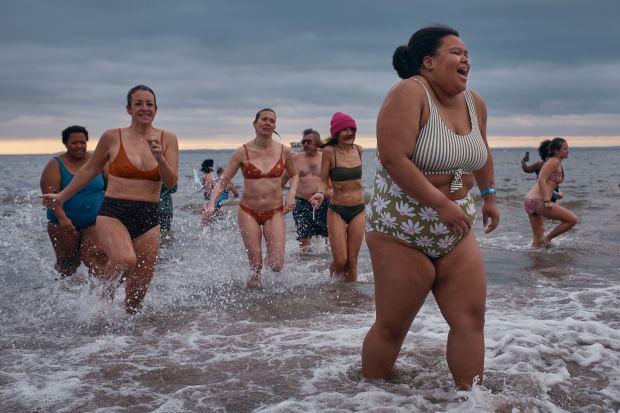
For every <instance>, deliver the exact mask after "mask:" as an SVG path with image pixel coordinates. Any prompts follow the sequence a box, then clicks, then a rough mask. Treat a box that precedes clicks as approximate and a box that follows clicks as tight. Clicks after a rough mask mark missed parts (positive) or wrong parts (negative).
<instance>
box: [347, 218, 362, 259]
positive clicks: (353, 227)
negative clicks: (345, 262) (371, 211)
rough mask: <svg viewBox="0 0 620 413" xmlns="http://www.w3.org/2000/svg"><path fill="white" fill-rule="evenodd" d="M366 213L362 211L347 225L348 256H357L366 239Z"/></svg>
mask: <svg viewBox="0 0 620 413" xmlns="http://www.w3.org/2000/svg"><path fill="white" fill-rule="evenodd" d="M365 219H366V215H365V214H364V213H363V212H362V213H360V214H357V216H356V217H355V218H353V220H352V221H351V222H350V223H349V225H347V257H348V258H357V256H358V255H359V252H360V248H361V246H362V241H364V222H365Z"/></svg>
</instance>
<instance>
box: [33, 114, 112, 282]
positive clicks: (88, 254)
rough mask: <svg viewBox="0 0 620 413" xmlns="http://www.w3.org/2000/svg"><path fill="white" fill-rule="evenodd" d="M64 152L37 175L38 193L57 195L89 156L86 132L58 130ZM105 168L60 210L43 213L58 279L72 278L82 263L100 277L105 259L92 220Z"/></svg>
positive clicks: (102, 183)
mask: <svg viewBox="0 0 620 413" xmlns="http://www.w3.org/2000/svg"><path fill="white" fill-rule="evenodd" d="M62 143H63V144H64V145H65V147H66V148H67V151H66V152H65V153H63V154H62V155H60V156H56V157H54V158H53V159H51V160H50V161H49V162H48V163H47V165H46V166H45V168H44V169H43V172H42V173H41V192H42V193H44V194H46V193H58V192H60V191H61V190H63V189H64V188H65V187H66V186H67V185H69V182H71V180H72V179H73V177H74V175H75V174H76V173H77V171H79V170H80V168H81V167H82V166H84V164H85V163H86V162H87V161H88V160H89V159H90V157H91V156H92V155H91V154H90V153H88V152H87V151H86V146H87V143H88V131H87V130H86V128H84V127H82V126H70V127H68V128H66V129H65V130H63V131H62ZM107 174H108V172H107V169H106V170H104V171H102V172H100V173H99V174H98V175H97V176H96V177H95V179H93V180H92V181H90V183H89V184H88V185H86V186H85V187H84V188H83V189H82V190H81V191H79V192H78V193H76V194H75V195H73V196H72V197H71V198H70V199H69V200H68V201H67V202H65V203H64V205H63V207H62V208H56V209H55V210H53V211H52V210H51V209H48V210H47V221H48V224H47V233H48V234H49V237H50V240H51V241H52V246H53V247H54V252H55V254H56V271H58V272H59V273H60V275H61V277H67V276H70V275H73V274H74V273H75V271H76V270H77V268H78V267H79V266H80V263H81V262H83V263H84V264H85V265H86V266H87V267H88V268H89V269H90V270H91V271H93V272H94V273H97V274H101V272H102V270H103V267H104V266H105V263H106V260H107V257H106V255H105V252H103V250H102V249H101V248H100V247H99V246H98V245H97V242H96V240H97V233H96V229H95V221H96V220H97V213H98V212H99V207H100V206H101V202H102V201H103V191H104V189H105V185H106V182H107V178H108V176H107Z"/></svg>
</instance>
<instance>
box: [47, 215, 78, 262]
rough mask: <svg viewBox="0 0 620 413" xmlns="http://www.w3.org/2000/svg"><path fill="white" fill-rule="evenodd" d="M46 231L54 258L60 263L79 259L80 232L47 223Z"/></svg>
mask: <svg viewBox="0 0 620 413" xmlns="http://www.w3.org/2000/svg"><path fill="white" fill-rule="evenodd" d="M47 233H48V234H49V237H50V241H51V242H52V247H53V248H54V253H55V254H56V259H57V260H58V261H59V262H60V263H61V264H62V265H65V264H68V263H69V262H70V261H72V260H75V259H79V256H80V254H79V248H80V239H81V234H80V232H78V231H74V230H67V229H65V228H60V227H59V226H58V225H54V224H51V223H48V224H47Z"/></svg>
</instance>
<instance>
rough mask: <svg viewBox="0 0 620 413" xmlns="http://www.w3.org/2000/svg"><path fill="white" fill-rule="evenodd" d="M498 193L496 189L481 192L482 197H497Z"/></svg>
mask: <svg viewBox="0 0 620 413" xmlns="http://www.w3.org/2000/svg"><path fill="white" fill-rule="evenodd" d="M496 193H497V191H496V190H495V188H485V189H483V190H482V191H480V196H487V195H495V194H496Z"/></svg>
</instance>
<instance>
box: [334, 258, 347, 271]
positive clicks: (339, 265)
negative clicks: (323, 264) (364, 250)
mask: <svg viewBox="0 0 620 413" xmlns="http://www.w3.org/2000/svg"><path fill="white" fill-rule="evenodd" d="M332 266H333V268H334V271H336V272H344V271H345V270H346V269H347V257H346V256H345V255H334V257H333V259H332Z"/></svg>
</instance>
